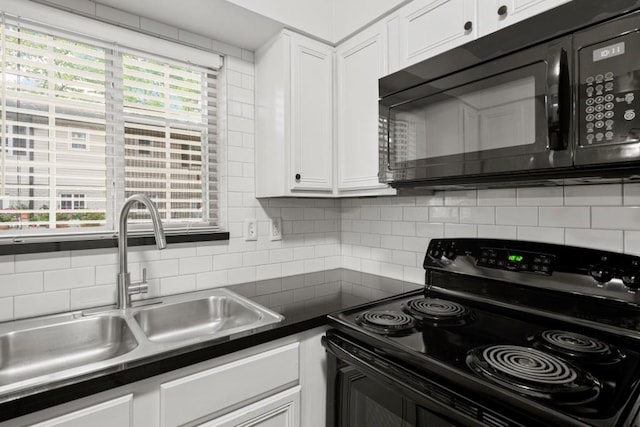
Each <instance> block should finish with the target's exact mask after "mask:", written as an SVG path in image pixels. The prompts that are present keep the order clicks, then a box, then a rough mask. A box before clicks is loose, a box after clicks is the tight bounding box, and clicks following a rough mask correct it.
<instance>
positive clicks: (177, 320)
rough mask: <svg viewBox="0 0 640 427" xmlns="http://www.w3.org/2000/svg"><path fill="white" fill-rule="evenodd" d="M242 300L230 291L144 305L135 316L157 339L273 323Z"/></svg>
mask: <svg viewBox="0 0 640 427" xmlns="http://www.w3.org/2000/svg"><path fill="white" fill-rule="evenodd" d="M242 301H243V300H241V299H240V298H239V297H235V296H231V295H224V294H223V295H214V296H210V297H208V298H201V299H197V300H192V301H184V302H178V303H173V304H163V305H161V306H157V307H149V308H145V309H142V310H141V311H139V312H137V313H136V314H135V315H134V318H135V319H136V321H137V322H138V324H139V325H140V327H141V328H142V330H143V332H144V333H145V335H146V336H147V338H148V339H149V340H150V341H153V342H158V343H171V342H177V341H186V340H192V339H196V338H215V337H218V336H226V335H230V334H232V333H235V332H239V331H241V330H247V329H253V328H255V327H258V326H261V325H263V324H268V323H273V321H274V320H273V319H268V318H267V317H269V316H266V315H268V314H269V313H268V312H263V311H262V310H260V309H259V308H258V307H254V306H253V305H251V304H245V303H243V302H242ZM275 320H276V321H277V320H279V319H275Z"/></svg>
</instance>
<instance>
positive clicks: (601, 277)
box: [589, 264, 613, 283]
mask: <svg viewBox="0 0 640 427" xmlns="http://www.w3.org/2000/svg"><path fill="white" fill-rule="evenodd" d="M589 275H590V276H591V277H593V278H594V279H595V280H596V281H597V282H599V283H607V282H608V281H609V280H611V279H613V270H612V269H610V268H609V267H607V266H606V265H604V264H596V265H594V266H592V267H591V268H590V269H589Z"/></svg>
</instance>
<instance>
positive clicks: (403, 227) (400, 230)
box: [391, 222, 416, 236]
mask: <svg viewBox="0 0 640 427" xmlns="http://www.w3.org/2000/svg"><path fill="white" fill-rule="evenodd" d="M391 234H392V235H394V236H415V235H416V223H415V222H394V223H392V224H391Z"/></svg>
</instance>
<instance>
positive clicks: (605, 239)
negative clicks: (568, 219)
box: [565, 228, 624, 252]
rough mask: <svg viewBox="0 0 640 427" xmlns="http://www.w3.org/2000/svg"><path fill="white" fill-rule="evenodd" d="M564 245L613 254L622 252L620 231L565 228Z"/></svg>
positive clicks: (622, 245)
mask: <svg viewBox="0 0 640 427" xmlns="http://www.w3.org/2000/svg"><path fill="white" fill-rule="evenodd" d="M565 244H567V245H573V246H583V247H585V248H593V249H603V250H607V251H614V252H622V251H623V249H624V239H623V233H622V231H621V230H594V229H578V228H575V229H571V228H567V229H566V230H565Z"/></svg>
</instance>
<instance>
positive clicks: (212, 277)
mask: <svg viewBox="0 0 640 427" xmlns="http://www.w3.org/2000/svg"><path fill="white" fill-rule="evenodd" d="M228 284H229V280H228V276H227V270H221V271H207V272H205V273H198V274H196V288H197V289H211V288H219V287H221V286H227V285H228Z"/></svg>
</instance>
